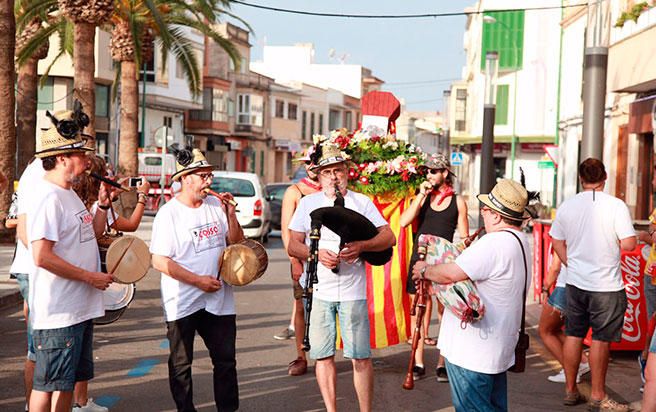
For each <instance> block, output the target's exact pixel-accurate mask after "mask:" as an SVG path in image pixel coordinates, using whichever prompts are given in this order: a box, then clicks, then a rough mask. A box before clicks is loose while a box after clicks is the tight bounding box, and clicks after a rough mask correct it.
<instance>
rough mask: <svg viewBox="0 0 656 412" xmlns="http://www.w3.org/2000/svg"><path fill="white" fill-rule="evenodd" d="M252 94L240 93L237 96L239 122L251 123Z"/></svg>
mask: <svg viewBox="0 0 656 412" xmlns="http://www.w3.org/2000/svg"><path fill="white" fill-rule="evenodd" d="M250 115H251V96H250V95H249V94H240V95H239V96H237V124H250Z"/></svg>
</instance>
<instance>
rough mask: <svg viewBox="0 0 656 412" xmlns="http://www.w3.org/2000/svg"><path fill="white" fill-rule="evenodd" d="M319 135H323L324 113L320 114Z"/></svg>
mask: <svg viewBox="0 0 656 412" xmlns="http://www.w3.org/2000/svg"><path fill="white" fill-rule="evenodd" d="M319 134H323V113H319Z"/></svg>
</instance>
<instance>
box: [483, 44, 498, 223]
mask: <svg viewBox="0 0 656 412" xmlns="http://www.w3.org/2000/svg"><path fill="white" fill-rule="evenodd" d="M498 74H499V53H497V52H495V51H489V52H487V53H485V98H484V99H485V100H484V105H483V139H482V142H481V143H482V144H481V178H480V192H481V193H490V192H491V191H492V187H494V183H495V181H496V173H495V172H494V114H495V111H496V107H497V105H496V102H497V76H498ZM478 225H479V227H482V225H483V217H482V214H480V213H479V218H478Z"/></svg>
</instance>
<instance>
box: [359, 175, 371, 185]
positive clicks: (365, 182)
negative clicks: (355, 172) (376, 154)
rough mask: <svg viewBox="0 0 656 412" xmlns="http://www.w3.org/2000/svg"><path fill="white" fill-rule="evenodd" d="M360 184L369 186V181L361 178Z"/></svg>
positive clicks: (364, 177)
mask: <svg viewBox="0 0 656 412" xmlns="http://www.w3.org/2000/svg"><path fill="white" fill-rule="evenodd" d="M360 183H361V184H363V185H368V184H369V179H368V178H367V176H361V177H360Z"/></svg>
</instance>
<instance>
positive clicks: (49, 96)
mask: <svg viewBox="0 0 656 412" xmlns="http://www.w3.org/2000/svg"><path fill="white" fill-rule="evenodd" d="M54 83H55V82H54V79H53V78H52V77H48V78H47V79H46V81H45V83H44V84H43V87H39V88H38V89H37V101H38V104H37V110H52V103H53V100H54V94H53V93H54V92H53V85H54Z"/></svg>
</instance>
